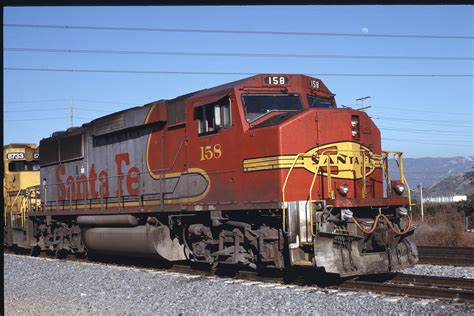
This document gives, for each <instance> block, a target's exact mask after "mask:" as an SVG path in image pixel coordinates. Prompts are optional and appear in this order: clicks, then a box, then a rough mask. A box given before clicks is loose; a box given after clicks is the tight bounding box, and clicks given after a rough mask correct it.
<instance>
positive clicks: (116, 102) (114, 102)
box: [76, 99, 134, 105]
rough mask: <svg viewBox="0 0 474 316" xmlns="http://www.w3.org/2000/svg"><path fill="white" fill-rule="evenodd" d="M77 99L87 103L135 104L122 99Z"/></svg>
mask: <svg viewBox="0 0 474 316" xmlns="http://www.w3.org/2000/svg"><path fill="white" fill-rule="evenodd" d="M76 101H81V102H87V103H109V104H126V105H133V104H134V103H132V102H122V101H97V100H85V99H76Z"/></svg>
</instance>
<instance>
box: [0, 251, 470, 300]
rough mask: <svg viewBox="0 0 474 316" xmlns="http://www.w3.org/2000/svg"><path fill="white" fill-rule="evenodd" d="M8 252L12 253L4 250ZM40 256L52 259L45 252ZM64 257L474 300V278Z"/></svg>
mask: <svg viewBox="0 0 474 316" xmlns="http://www.w3.org/2000/svg"><path fill="white" fill-rule="evenodd" d="M4 252H6V253H12V252H9V251H4ZM40 257H44V258H51V256H48V255H47V254H45V253H41V254H40ZM65 260H68V261H72V262H82V263H97V264H105V265H111V266H120V267H123V266H126V267H130V268H137V269H146V270H149V269H151V270H157V269H158V270H163V269H164V270H166V271H169V272H177V273H183V274H191V275H200V276H203V277H206V276H209V277H210V276H220V277H223V278H236V279H241V280H246V281H257V282H271V283H278V284H292V285H298V286H308V287H316V288H330V289H336V290H346V291H358V292H363V291H366V292H374V293H380V294H387V295H398V296H410V297H420V298H430V299H443V300H449V301H457V302H467V303H474V279H464V278H449V277H438V276H427V275H412V274H403V273H385V274H378V275H367V276H360V277H357V278H350V279H341V278H335V277H330V276H329V275H327V274H324V273H323V272H318V271H314V270H312V271H309V270H308V269H306V270H305V269H303V270H298V271H296V270H295V271H292V272H291V273H290V274H289V275H288V274H282V273H280V272H278V271H271V270H269V271H264V272H263V273H257V272H254V271H247V270H236V269H234V268H223V269H205V268H204V267H199V266H190V265H189V264H175V265H163V266H159V265H158V266H157V262H156V261H151V260H141V259H136V258H119V259H118V260H117V258H116V257H114V258H112V257H95V258H93V259H92V260H90V259H87V258H79V259H78V258H76V257H74V256H67V257H66V258H65Z"/></svg>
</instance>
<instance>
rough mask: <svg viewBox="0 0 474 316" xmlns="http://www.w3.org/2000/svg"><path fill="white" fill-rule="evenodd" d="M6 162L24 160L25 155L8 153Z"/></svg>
mask: <svg viewBox="0 0 474 316" xmlns="http://www.w3.org/2000/svg"><path fill="white" fill-rule="evenodd" d="M7 159H8V160H19V159H25V153H8V154H7Z"/></svg>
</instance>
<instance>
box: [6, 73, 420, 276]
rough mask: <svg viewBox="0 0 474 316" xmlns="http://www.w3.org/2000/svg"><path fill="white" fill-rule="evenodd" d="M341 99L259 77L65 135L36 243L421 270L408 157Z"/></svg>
mask: <svg viewBox="0 0 474 316" xmlns="http://www.w3.org/2000/svg"><path fill="white" fill-rule="evenodd" d="M334 96H335V95H334V94H333V93H331V92H330V91H329V89H328V88H327V87H326V86H325V85H324V83H323V82H322V81H321V80H319V79H317V78H311V77H308V76H304V75H284V74H267V75H257V76H253V77H250V78H247V79H243V80H239V81H235V82H231V83H228V84H225V85H222V86H218V87H214V88H211V89H206V90H201V91H197V92H193V93H190V94H187V95H184V96H180V97H177V98H175V99H173V100H160V101H156V102H152V103H149V104H146V105H144V106H138V107H135V108H131V109H127V110H124V111H121V112H118V113H113V114H110V115H107V116H105V117H101V118H98V119H96V120H94V121H92V122H89V123H87V124H84V125H82V126H81V127H78V128H71V129H68V130H67V131H64V132H57V133H54V134H53V135H52V136H51V137H48V138H45V139H43V140H42V141H41V142H40V163H41V200H42V204H41V208H36V209H32V210H31V211H30V212H29V213H28V214H27V215H28V225H24V227H25V238H24V239H25V240H24V241H23V242H22V244H23V245H28V247H31V248H33V249H36V250H41V249H48V250H54V251H56V252H58V253H61V252H74V253H87V252H99V253H107V254H119V255H129V256H141V257H153V258H156V259H159V260H167V261H179V260H191V261H194V262H201V263H208V264H209V265H216V264H222V265H224V264H225V265H243V266H247V267H250V268H254V269H260V268H264V267H273V268H282V269H283V268H285V267H289V266H306V267H314V268H324V269H325V270H326V272H329V273H336V274H339V275H341V276H349V275H359V274H367V273H377V272H386V271H391V270H395V269H401V268H404V267H409V266H412V265H414V264H415V263H416V262H417V260H418V259H417V249H416V246H415V244H414V242H413V233H414V227H413V225H412V221H411V212H410V201H409V196H407V194H409V189H408V184H407V183H406V180H405V177H404V175H403V159H402V154H401V153H400V152H387V151H382V148H381V137H380V131H379V129H378V128H377V127H376V126H375V124H374V123H373V122H372V120H371V119H370V118H369V116H368V115H367V114H366V113H365V112H361V111H357V110H353V109H349V108H338V107H337V106H336V102H335V98H334ZM392 156H393V158H395V159H396V160H397V162H398V165H399V173H400V178H399V179H397V180H392V179H390V177H389V173H388V159H389V158H390V157H392ZM6 229H7V230H8V229H9V227H6Z"/></svg>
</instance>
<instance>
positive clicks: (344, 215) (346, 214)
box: [341, 208, 353, 221]
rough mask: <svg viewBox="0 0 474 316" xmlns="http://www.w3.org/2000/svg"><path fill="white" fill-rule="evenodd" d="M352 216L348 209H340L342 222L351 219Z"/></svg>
mask: <svg viewBox="0 0 474 316" xmlns="http://www.w3.org/2000/svg"><path fill="white" fill-rule="evenodd" d="M352 216H353V213H352V211H351V210H350V209H348V208H343V209H341V219H342V220H343V221H347V220H349V219H351V218H352Z"/></svg>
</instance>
